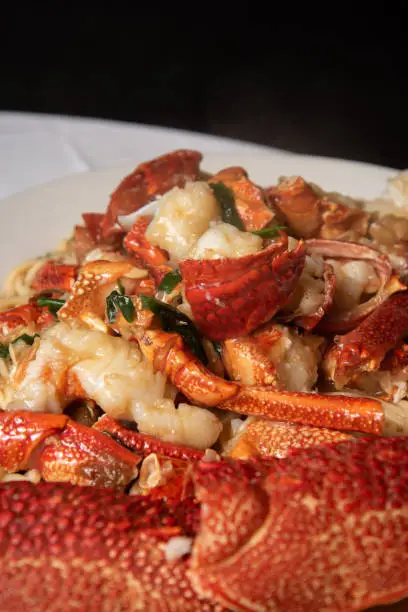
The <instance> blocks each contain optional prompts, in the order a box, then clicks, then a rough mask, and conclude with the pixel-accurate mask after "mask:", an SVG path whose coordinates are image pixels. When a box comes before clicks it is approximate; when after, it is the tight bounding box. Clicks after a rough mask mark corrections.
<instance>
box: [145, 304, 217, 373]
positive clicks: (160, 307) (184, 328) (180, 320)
mask: <svg viewBox="0 0 408 612" xmlns="http://www.w3.org/2000/svg"><path fill="white" fill-rule="evenodd" d="M140 299H141V301H142V306H143V308H146V309H147V310H151V311H152V312H153V313H154V314H155V315H156V316H157V317H158V318H159V320H160V323H161V326H162V329H163V330H164V331H166V332H174V333H176V334H180V336H182V337H183V339H184V340H185V342H186V344H187V345H188V346H189V348H190V349H191V351H192V352H193V353H194V355H195V356H196V357H198V359H199V360H200V361H202V363H204V365H206V364H207V363H208V359H207V355H206V354H205V352H204V349H203V346H202V344H201V334H200V332H199V331H198V329H197V327H196V326H195V325H194V323H193V321H192V320H191V319H189V318H188V317H187V316H186V315H185V314H184V313H182V312H180V311H179V310H177V308H173V306H169V305H168V304H165V303H164V302H161V301H160V300H157V299H156V298H155V297H153V296H151V295H141V296H140Z"/></svg>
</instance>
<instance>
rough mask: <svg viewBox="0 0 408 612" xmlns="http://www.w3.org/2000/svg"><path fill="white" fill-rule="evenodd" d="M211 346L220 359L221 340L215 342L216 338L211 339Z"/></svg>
mask: <svg viewBox="0 0 408 612" xmlns="http://www.w3.org/2000/svg"><path fill="white" fill-rule="evenodd" d="M213 347H214V349H215V352H216V353H217V355H218V357H219V358H220V359H222V348H221V342H217V341H216V340H213Z"/></svg>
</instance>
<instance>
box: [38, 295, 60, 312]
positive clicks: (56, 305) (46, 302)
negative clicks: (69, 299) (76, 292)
mask: <svg viewBox="0 0 408 612" xmlns="http://www.w3.org/2000/svg"><path fill="white" fill-rule="evenodd" d="M37 304H38V306H41V307H42V306H47V308H48V310H49V311H50V313H51V314H53V315H54V317H55V316H57V312H58V311H59V309H60V308H61V307H62V306H63V305H64V304H65V300H59V299H57V298H51V297H47V296H45V295H40V297H39V298H37Z"/></svg>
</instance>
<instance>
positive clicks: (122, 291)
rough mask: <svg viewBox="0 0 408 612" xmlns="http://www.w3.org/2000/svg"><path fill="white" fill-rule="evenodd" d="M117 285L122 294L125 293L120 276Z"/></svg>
mask: <svg viewBox="0 0 408 612" xmlns="http://www.w3.org/2000/svg"><path fill="white" fill-rule="evenodd" d="M117 285H118V289H119V293H120V295H125V288H124V286H123V285H122V283H121V280H120V278H118V282H117Z"/></svg>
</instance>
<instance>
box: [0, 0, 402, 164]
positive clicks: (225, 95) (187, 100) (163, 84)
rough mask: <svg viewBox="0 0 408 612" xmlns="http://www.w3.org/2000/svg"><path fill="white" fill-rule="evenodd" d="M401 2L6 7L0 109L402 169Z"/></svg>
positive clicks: (33, 4) (1, 40)
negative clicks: (127, 124) (114, 122)
mask: <svg viewBox="0 0 408 612" xmlns="http://www.w3.org/2000/svg"><path fill="white" fill-rule="evenodd" d="M405 4H406V3H404V2H400V3H399V2H393V3H388V4H384V6H383V7H382V9H381V10H380V9H378V8H377V9H374V8H373V5H367V7H366V8H365V7H364V4H359V3H358V2H355V3H354V4H350V5H349V4H344V3H342V4H341V5H330V6H329V5H326V7H325V8H319V9H318V10H316V11H315V12H313V14H311V8H310V5H307V6H304V5H302V6H303V14H301V13H300V12H299V9H298V8H295V7H296V5H295V4H289V3H287V4H286V5H285V4H279V5H264V6H263V8H261V5H258V4H257V3H256V2H253V3H246V4H245V3H244V4H243V5H241V8H237V7H238V5H231V7H232V8H230V9H228V11H227V10H226V9H225V8H224V10H221V7H222V6H223V5H222V3H221V2H220V3H218V4H215V3H214V4H203V5H198V4H194V5H191V4H188V5H185V7H184V8H183V5H178V6H177V9H178V10H177V14H176V13H175V5H172V6H169V5H168V4H165V5H163V6H165V7H166V8H165V9H163V8H162V6H161V5H160V3H159V4H153V3H151V6H145V5H144V4H143V5H139V4H137V3H136V4H135V3H134V4H130V3H129V4H128V3H123V4H121V3H116V4H114V3H109V4H107V5H106V6H105V7H104V6H103V5H102V4H101V3H99V4H93V3H92V4H87V3H84V4H82V5H81V4H79V3H70V4H68V3H64V2H60V3H57V5H58V6H55V5H51V4H50V5H48V3H41V2H23V3H21V2H12V3H10V4H6V8H3V9H2V10H3V17H2V33H1V37H0V45H1V47H2V49H3V53H2V67H1V84H0V110H21V111H35V112H44V113H60V114H69V115H81V116H92V117H102V118H109V119H119V120H125V121H135V122H141V123H149V124H156V125H164V126H172V127H176V128H185V129H188V130H195V131H200V132H206V133H210V134H216V135H221V136H229V137H233V138H240V139H245V140H249V141H253V142H257V143H261V144H265V145H272V146H277V147H281V148H284V149H288V150H293V151H296V152H300V153H310V154H319V155H330V156H337V157H345V158H349V159H359V160H364V161H370V162H374V163H379V164H383V165H387V166H394V167H401V168H402V167H408V151H407V148H406V141H407V138H408V122H407V103H408V71H407V66H408V61H407V60H408V54H407V39H408V36H407V25H406V24H407V23H408V22H407V19H406V14H405V13H406V11H405V8H404V6H405ZM226 6H227V5H226ZM266 6H269V9H268V11H266V8H265V7H266ZM277 6H278V7H279V10H278V9H277ZM50 7H54V8H53V9H52V10H51V9H50ZM4 59H5V60H6V61H4Z"/></svg>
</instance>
